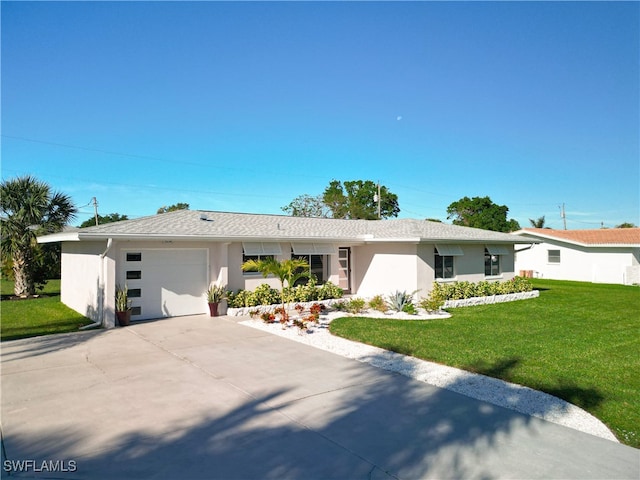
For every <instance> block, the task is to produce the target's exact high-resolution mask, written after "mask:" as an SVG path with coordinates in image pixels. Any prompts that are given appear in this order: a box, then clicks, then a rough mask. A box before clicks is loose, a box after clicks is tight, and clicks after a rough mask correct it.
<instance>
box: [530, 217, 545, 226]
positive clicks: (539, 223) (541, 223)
mask: <svg viewBox="0 0 640 480" xmlns="http://www.w3.org/2000/svg"><path fill="white" fill-rule="evenodd" d="M529 222H530V223H531V226H532V227H533V228H545V227H544V223H545V219H544V215H543V216H541V217H540V218H538V219H536V220H534V219H532V218H530V219H529Z"/></svg>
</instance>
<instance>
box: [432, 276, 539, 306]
mask: <svg viewBox="0 0 640 480" xmlns="http://www.w3.org/2000/svg"><path fill="white" fill-rule="evenodd" d="M531 290H533V285H532V284H531V282H530V281H529V280H528V279H526V278H523V277H515V278H513V279H511V280H508V281H506V282H487V281H481V282H478V283H471V282H466V281H465V282H453V283H438V282H436V283H434V284H433V289H432V290H431V293H430V295H429V297H428V298H427V300H426V301H429V300H434V301H435V303H434V304H433V305H431V307H434V306H435V304H436V303H437V302H438V301H440V300H442V301H443V302H444V301H446V300H462V299H465V298H472V297H488V296H492V295H506V294H508V293H519V292H530V291H531ZM421 306H422V304H421ZM423 308H425V309H426V310H429V309H427V308H426V307H424V306H423Z"/></svg>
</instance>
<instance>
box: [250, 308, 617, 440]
mask: <svg viewBox="0 0 640 480" xmlns="http://www.w3.org/2000/svg"><path fill="white" fill-rule="evenodd" d="M346 315H348V314H345V313H344V312H330V313H328V314H326V315H322V316H321V317H320V322H319V324H318V325H317V326H315V327H312V329H311V330H310V333H301V332H300V331H299V330H298V328H296V327H286V328H285V329H283V328H282V326H281V325H280V324H266V323H264V322H263V321H261V320H259V319H255V320H254V319H248V320H244V321H241V322H239V323H241V324H242V325H246V326H249V327H252V328H256V329H259V330H263V331H266V332H269V333H272V334H274V335H278V336H281V337H285V338H288V339H290V340H294V341H296V342H300V343H304V344H306V345H310V346H312V347H316V348H319V349H321V350H326V351H328V352H331V353H335V354H337V355H342V356H343V357H347V358H353V359H354V360H358V361H359V362H363V363H368V364H370V365H373V366H375V367H379V368H383V369H385V370H389V371H392V372H397V373H400V374H402V375H405V376H407V377H411V378H414V379H416V380H419V381H422V382H425V383H428V384H430V385H434V386H436V387H440V388H445V389H447V390H451V391H453V392H457V393H460V394H462V395H466V396H468V397H472V398H476V399H478V400H482V401H485V402H488V403H492V404H494V405H498V406H500V407H505V408H509V409H511V410H515V411H517V412H520V413H524V414H527V415H531V416H533V417H538V418H541V419H543V420H546V421H549V422H553V423H557V424H559V425H564V426H566V427H569V428H573V429H576V430H580V431H582V432H585V433H589V434H591V435H596V436H598V437H601V438H605V439H607V440H611V441H614V442H618V440H617V439H616V437H615V435H613V433H611V431H610V430H609V429H608V428H607V426H606V425H604V424H603V423H602V422H601V421H600V420H598V419H597V418H595V417H594V416H593V415H591V414H590V413H588V412H586V411H584V410H582V409H581V408H579V407H577V406H575V405H573V404H571V403H568V402H566V401H564V400H561V399H559V398H557V397H554V396H553V395H549V394H547V393H543V392H539V391H537V390H533V389H531V388H529V387H523V386H521V385H516V384H513V383H509V382H505V381H503V380H498V379H495V378H491V377H487V376H485V375H479V374H475V373H470V372H467V371H464V370H459V369H457V368H452V367H447V366H444V365H439V364H437V363H432V362H427V361H424V360H419V359H417V358H414V357H409V356H405V355H401V354H399V353H394V352H389V351H387V350H383V349H381V348H378V347H372V346H370V345H365V344H362V343H358V342H353V341H351V340H346V339H344V338H340V337H336V336H334V335H331V334H330V333H329V329H328V325H329V323H331V320H332V319H334V318H337V317H344V316H346ZM378 315H379V316H381V317H385V318H405V317H403V316H401V315H394V316H391V317H389V316H388V315H382V314H378ZM366 316H367V317H375V316H377V314H375V313H370V312H369V313H367V314H366ZM447 316H448V314H447ZM434 317H438V316H431V317H424V316H423V317H420V318H419V319H422V320H424V319H427V318H434ZM439 317H440V318H442V315H441V316H439ZM406 319H413V320H416V319H418V318H416V316H406Z"/></svg>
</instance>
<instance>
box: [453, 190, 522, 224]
mask: <svg viewBox="0 0 640 480" xmlns="http://www.w3.org/2000/svg"><path fill="white" fill-rule="evenodd" d="M508 212H509V208H508V207H507V206H506V205H496V204H495V203H493V201H491V199H490V198H489V197H473V198H469V197H463V198H461V199H460V200H458V201H457V202H453V203H452V204H451V205H449V206H448V207H447V218H448V219H449V218H453V224H454V225H462V226H465V227H473V228H481V229H483V230H493V231H495V232H513V231H516V230H519V229H520V225H519V224H518V222H517V221H515V220H513V219H511V220H507V213H508Z"/></svg>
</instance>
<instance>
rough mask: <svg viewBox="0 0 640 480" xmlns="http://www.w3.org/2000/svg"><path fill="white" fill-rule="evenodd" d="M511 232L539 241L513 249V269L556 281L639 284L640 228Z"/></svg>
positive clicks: (525, 230) (533, 229) (528, 229)
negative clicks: (524, 248) (528, 246)
mask: <svg viewBox="0 0 640 480" xmlns="http://www.w3.org/2000/svg"><path fill="white" fill-rule="evenodd" d="M514 233H515V234H516V235H518V236H521V237H522V238H531V239H532V240H535V241H537V242H540V243H539V244H537V245H533V246H532V248H529V249H526V250H521V251H517V250H516V251H517V253H516V272H521V271H529V272H531V273H532V274H533V276H534V277H542V278H551V279H555V280H578V281H583V282H594V283H620V284H626V285H631V284H638V283H640V228H610V229H597V230H551V229H546V228H525V229H523V230H519V231H518V232H514Z"/></svg>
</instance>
